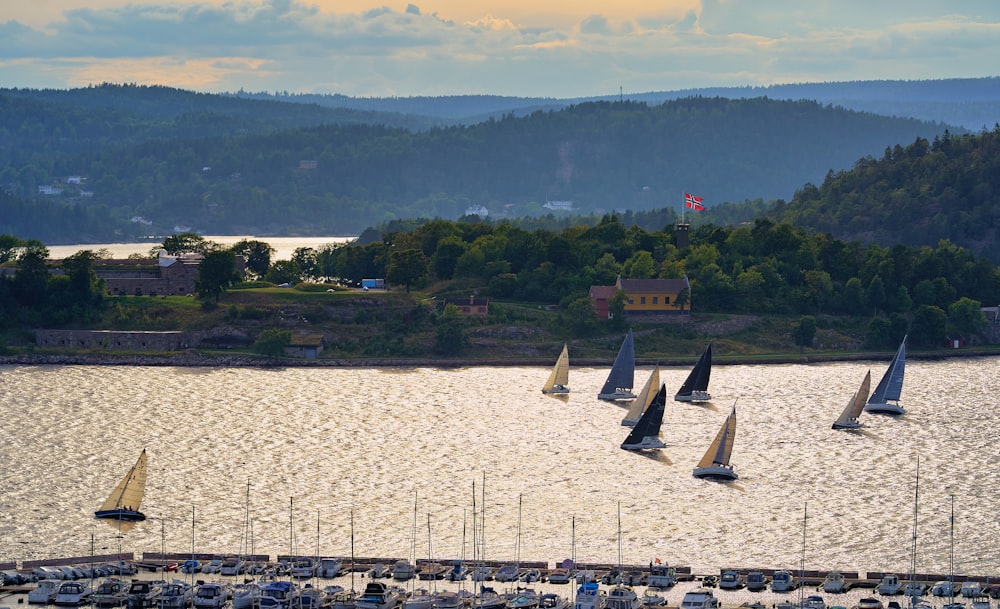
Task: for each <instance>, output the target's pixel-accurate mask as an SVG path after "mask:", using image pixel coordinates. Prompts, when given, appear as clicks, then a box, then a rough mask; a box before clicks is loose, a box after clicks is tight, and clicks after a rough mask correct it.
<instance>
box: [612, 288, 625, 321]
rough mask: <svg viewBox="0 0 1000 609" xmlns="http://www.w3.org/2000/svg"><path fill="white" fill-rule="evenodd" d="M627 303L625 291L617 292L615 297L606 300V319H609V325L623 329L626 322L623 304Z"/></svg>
mask: <svg viewBox="0 0 1000 609" xmlns="http://www.w3.org/2000/svg"><path fill="white" fill-rule="evenodd" d="M627 302H628V295H627V294H626V293H625V290H618V291H617V292H615V295H614V296H612V297H611V298H609V299H608V317H610V318H611V325H612V326H614V327H616V328H624V327H625V325H626V323H627V321H626V319H625V303H627Z"/></svg>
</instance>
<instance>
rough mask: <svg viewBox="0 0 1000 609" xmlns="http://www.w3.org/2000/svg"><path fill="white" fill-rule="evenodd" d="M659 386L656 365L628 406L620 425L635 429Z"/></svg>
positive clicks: (658, 370)
mask: <svg viewBox="0 0 1000 609" xmlns="http://www.w3.org/2000/svg"><path fill="white" fill-rule="evenodd" d="M659 386H660V366H659V365H657V366H656V368H653V372H652V374H650V375H649V378H648V379H646V384H645V385H643V386H642V391H640V392H639V395H638V396H636V398H635V399H634V400H632V403H631V404H629V405H628V412H626V413H625V418H624V419H622V425H624V426H625V427H635V424H636V423H638V422H639V417H641V416H642V413H644V412H646V409H647V408H649V405H650V404H651V403H652V402H653V398H654V397H656V388H657V387H659Z"/></svg>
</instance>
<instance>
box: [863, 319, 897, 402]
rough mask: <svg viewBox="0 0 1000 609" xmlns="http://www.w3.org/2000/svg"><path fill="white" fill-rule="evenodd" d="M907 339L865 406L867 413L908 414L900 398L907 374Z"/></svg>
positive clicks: (893, 357)
mask: <svg viewBox="0 0 1000 609" xmlns="http://www.w3.org/2000/svg"><path fill="white" fill-rule="evenodd" d="M906 338H907V337H905V336H904V337H903V341H902V342H901V343H900V344H899V349H898V350H897V351H896V354H895V355H893V356H892V360H891V361H890V362H889V367H888V368H887V369H886V371H885V374H884V375H883V376H882V379H881V380H880V381H879V382H878V385H876V386H875V391H873V392H872V395H871V397H870V398H868V403H867V404H866V405H865V410H866V411H867V412H877V413H883V414H903V413H904V412H906V411H905V410H903V407H902V406H900V405H899V397H900V395H902V391H903V376H904V375H905V373H906Z"/></svg>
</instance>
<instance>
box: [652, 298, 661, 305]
mask: <svg viewBox="0 0 1000 609" xmlns="http://www.w3.org/2000/svg"><path fill="white" fill-rule="evenodd" d="M653 304H660V297H659V296H653Z"/></svg>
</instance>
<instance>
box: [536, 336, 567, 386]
mask: <svg viewBox="0 0 1000 609" xmlns="http://www.w3.org/2000/svg"><path fill="white" fill-rule="evenodd" d="M567 384H569V349H568V348H567V346H566V345H565V344H564V345H563V349H562V353H560V354H559V358H558V359H557V360H556V363H555V365H554V366H553V367H552V372H550V373H549V379H548V380H547V381H545V385H544V386H543V387H542V393H569V387H567V386H566V385H567Z"/></svg>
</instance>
